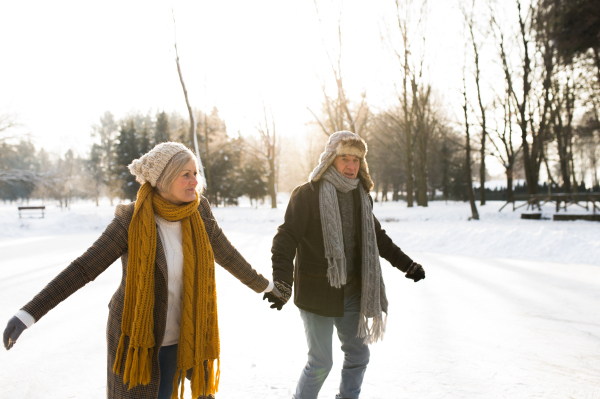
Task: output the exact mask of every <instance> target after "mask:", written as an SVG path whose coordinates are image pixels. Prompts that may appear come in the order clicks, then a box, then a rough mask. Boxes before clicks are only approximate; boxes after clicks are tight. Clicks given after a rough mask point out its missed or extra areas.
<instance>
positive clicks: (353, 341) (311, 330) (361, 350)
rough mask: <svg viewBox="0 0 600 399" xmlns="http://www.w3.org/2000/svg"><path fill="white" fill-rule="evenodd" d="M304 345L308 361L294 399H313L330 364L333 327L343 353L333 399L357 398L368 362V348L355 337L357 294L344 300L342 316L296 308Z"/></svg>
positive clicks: (358, 298)
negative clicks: (304, 337)
mask: <svg viewBox="0 0 600 399" xmlns="http://www.w3.org/2000/svg"><path fill="white" fill-rule="evenodd" d="M300 316H301V317H302V320H303V321H304V330H305V332H306V341H307V343H308V362H307V363H306V366H305V367H304V370H302V374H301V375H300V380H299V381H298V386H297V387H296V394H295V395H294V397H293V398H294V399H316V398H317V395H318V394H319V391H320V390H321V386H323V383H324V382H325V379H326V378H327V375H328V374H329V371H330V370H331V367H332V365H333V359H332V351H331V340H332V337H333V326H334V325H335V328H336V329H337V333H338V337H339V338H340V342H341V343H342V350H343V351H344V365H343V368H342V381H341V383H340V393H339V394H338V395H337V396H336V398H349V399H358V396H359V394H360V387H361V385H362V382H363V377H364V375H365V370H366V369H367V364H368V363H369V347H368V346H367V345H365V344H364V343H363V338H357V336H356V335H357V332H358V321H359V316H360V294H356V295H353V296H351V297H348V298H346V299H345V303H344V316H343V317H324V316H319V315H316V314H314V313H310V312H307V311H305V310H302V309H300Z"/></svg>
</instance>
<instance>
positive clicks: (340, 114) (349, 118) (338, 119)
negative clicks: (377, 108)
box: [307, 0, 368, 136]
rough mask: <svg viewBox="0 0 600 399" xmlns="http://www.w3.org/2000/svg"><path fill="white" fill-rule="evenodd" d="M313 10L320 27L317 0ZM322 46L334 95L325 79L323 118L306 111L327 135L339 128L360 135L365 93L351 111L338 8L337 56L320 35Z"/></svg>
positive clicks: (365, 116) (365, 120)
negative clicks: (345, 87)
mask: <svg viewBox="0 0 600 399" xmlns="http://www.w3.org/2000/svg"><path fill="white" fill-rule="evenodd" d="M314 4H315V11H316V14H317V18H318V19H319V26H321V27H322V25H323V23H322V20H321V15H320V13H319V7H318V4H317V0H314ZM322 42H323V47H324V49H325V53H326V54H327V59H328V60H329V65H330V67H331V71H332V73H333V77H334V79H335V84H336V89H337V90H336V96H335V97H332V96H330V95H329V94H328V93H327V86H326V84H325V81H323V82H322V83H321V89H322V92H323V98H324V102H323V109H322V112H323V114H324V115H325V118H319V116H318V115H317V113H315V112H314V111H313V110H311V109H310V108H309V107H307V109H308V111H309V112H310V113H311V114H312V115H313V117H314V118H315V120H316V121H317V123H318V124H319V126H320V127H321V129H322V130H323V133H325V134H326V135H327V136H330V135H331V134H332V133H335V132H336V131H340V130H349V131H351V132H353V133H356V134H358V135H359V136H361V135H362V132H363V130H364V128H365V125H366V123H367V114H368V109H367V108H368V107H367V101H366V99H367V96H366V93H365V92H363V93H362V94H361V100H360V103H359V105H358V107H357V109H356V110H355V111H354V112H353V111H352V110H351V108H354V107H352V105H351V102H350V100H349V99H348V97H347V95H346V91H345V89H344V83H343V78H342V76H343V74H342V12H341V10H340V14H339V17H338V21H337V45H338V51H337V57H335V59H334V57H333V56H332V54H331V51H329V50H328V49H327V46H326V45H325V37H324V36H322Z"/></svg>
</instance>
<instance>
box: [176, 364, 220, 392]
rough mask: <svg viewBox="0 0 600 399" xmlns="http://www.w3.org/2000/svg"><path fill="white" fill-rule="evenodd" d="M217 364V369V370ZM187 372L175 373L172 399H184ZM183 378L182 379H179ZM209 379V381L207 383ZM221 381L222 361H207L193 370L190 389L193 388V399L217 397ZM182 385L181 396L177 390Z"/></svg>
mask: <svg viewBox="0 0 600 399" xmlns="http://www.w3.org/2000/svg"><path fill="white" fill-rule="evenodd" d="M215 362H216V368H215ZM185 375H186V370H179V372H177V373H175V378H174V379H173V393H172V394H171V399H183V393H184V385H185V378H184V377H185ZM180 376H181V379H180V378H179V377H180ZM207 379H208V381H207ZM220 379H221V361H220V359H219V358H217V359H212V360H205V361H204V362H202V363H200V364H199V365H196V366H194V368H193V369H192V377H191V379H190V387H191V388H192V398H198V397H204V396H208V395H215V394H216V393H217V392H218V391H219V381H220ZM179 384H181V390H180V392H179V395H178V394H177V390H178V387H179Z"/></svg>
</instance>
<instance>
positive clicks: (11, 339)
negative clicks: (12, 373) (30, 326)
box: [4, 316, 27, 350]
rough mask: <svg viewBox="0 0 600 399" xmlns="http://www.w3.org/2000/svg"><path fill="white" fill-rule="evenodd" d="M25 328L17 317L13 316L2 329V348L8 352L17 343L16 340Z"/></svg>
mask: <svg viewBox="0 0 600 399" xmlns="http://www.w3.org/2000/svg"><path fill="white" fill-rule="evenodd" d="M26 328H27V326H26V325H25V324H24V323H23V322H22V321H21V320H20V319H19V318H18V317H17V316H13V317H12V318H11V319H10V320H9V321H8V324H7V325H6V328H5V329H4V347H5V348H6V350H9V349H10V348H12V347H13V345H14V344H15V343H17V338H19V336H20V335H21V333H22V332H23V331H25V329H26Z"/></svg>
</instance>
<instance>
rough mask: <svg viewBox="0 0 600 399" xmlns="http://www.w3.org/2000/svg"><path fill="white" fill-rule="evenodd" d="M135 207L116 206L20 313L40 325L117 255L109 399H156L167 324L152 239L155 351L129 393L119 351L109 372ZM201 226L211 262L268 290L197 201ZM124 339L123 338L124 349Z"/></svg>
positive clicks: (160, 258) (163, 282) (162, 277)
mask: <svg viewBox="0 0 600 399" xmlns="http://www.w3.org/2000/svg"><path fill="white" fill-rule="evenodd" d="M134 207H135V203H131V204H129V205H117V209H116V211H115V218H114V219H113V221H112V222H111V223H110V224H109V225H108V226H107V227H106V230H105V231H104V233H102V235H101V236H100V238H98V240H97V241H96V242H95V243H94V244H93V245H92V246H91V247H90V248H89V249H88V250H87V251H86V252H85V253H84V254H83V255H82V256H80V257H79V258H77V259H76V260H75V261H73V263H71V265H69V266H68V267H67V268H66V269H65V270H63V271H62V272H61V273H60V274H59V275H58V276H57V277H56V278H54V279H53V280H52V281H51V282H50V283H49V284H48V285H47V286H46V287H45V288H44V289H43V290H42V291H41V292H40V293H39V294H37V295H36V296H35V298H33V300H31V302H29V303H28V304H27V305H25V307H23V310H25V311H26V312H27V313H29V314H30V315H32V316H33V317H34V319H35V320H36V321H39V320H40V318H42V316H44V315H45V314H46V313H48V311H50V310H51V309H52V308H54V307H55V306H56V305H58V304H59V303H60V302H62V301H63V300H65V299H66V298H67V297H69V296H70V295H71V294H73V293H74V292H75V291H77V290H78V289H79V288H81V287H83V286H84V285H85V284H87V283H89V282H90V281H92V280H94V279H95V278H96V277H98V276H99V275H100V273H102V272H103V271H104V270H106V269H107V268H108V267H109V266H110V265H111V264H112V263H113V262H114V261H116V260H117V259H118V258H119V257H120V258H121V263H122V265H123V278H122V280H121V284H120V285H119V288H118V289H117V291H116V292H115V293H114V295H113V297H112V299H111V300H110V303H109V304H108V308H109V309H110V310H109V315H108V323H107V326H106V341H107V346H108V351H107V360H108V364H107V377H108V380H107V386H106V397H107V398H108V399H155V398H156V397H158V387H159V384H160V370H159V367H158V352H159V351H158V350H157V349H158V348H160V346H161V345H162V341H163V338H164V335H165V328H166V323H167V300H168V296H169V292H168V281H167V277H168V275H169V274H168V271H167V260H166V258H165V253H164V249H163V246H162V243H161V241H160V235H159V234H157V235H156V261H155V263H156V265H155V278H156V281H155V288H154V292H155V294H154V295H155V301H154V339H155V340H156V349H155V350H154V355H153V357H152V377H151V380H150V383H149V384H148V385H138V386H136V387H135V388H133V389H128V387H129V385H128V384H124V383H123V371H124V368H125V364H126V361H127V351H125V352H123V361H122V362H121V364H122V366H121V371H120V373H119V375H116V374H114V373H113V371H112V368H113V364H114V362H115V357H116V353H117V348H118V346H119V338H120V337H121V318H122V316H123V305H124V301H125V285H126V277H127V257H128V254H129V253H128V231H129V224H130V223H131V218H132V216H133V210H134ZM198 211H200V216H201V217H202V221H203V222H204V227H205V228H206V233H207V234H208V238H209V240H210V245H211V247H212V250H213V252H214V255H215V261H216V262H217V263H218V264H220V265H221V266H223V267H224V268H225V269H227V271H229V272H230V273H231V274H233V275H234V276H235V277H237V278H238V279H239V280H240V281H241V282H242V283H244V284H245V285H247V286H248V287H250V288H251V289H253V290H254V291H255V292H262V291H264V290H265V288H267V286H268V284H269V281H268V280H267V279H266V278H264V277H263V276H262V275H261V274H259V273H257V272H256V271H255V270H254V269H253V268H252V266H250V264H249V263H248V262H246V260H245V259H244V258H243V257H242V255H241V254H240V253H239V252H238V251H237V250H236V249H235V247H234V246H233V245H232V244H231V243H230V242H229V240H228V239H227V237H225V234H223V231H222V230H221V228H220V227H219V225H218V224H217V221H216V220H215V218H214V216H213V214H212V211H211V209H210V205H209V204H208V200H207V199H206V198H204V197H201V201H200V206H199V207H198ZM128 342H129V337H126V338H125V348H127V346H128Z"/></svg>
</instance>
